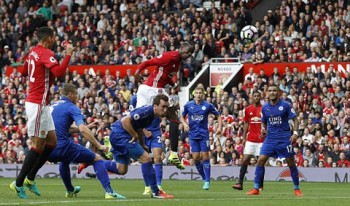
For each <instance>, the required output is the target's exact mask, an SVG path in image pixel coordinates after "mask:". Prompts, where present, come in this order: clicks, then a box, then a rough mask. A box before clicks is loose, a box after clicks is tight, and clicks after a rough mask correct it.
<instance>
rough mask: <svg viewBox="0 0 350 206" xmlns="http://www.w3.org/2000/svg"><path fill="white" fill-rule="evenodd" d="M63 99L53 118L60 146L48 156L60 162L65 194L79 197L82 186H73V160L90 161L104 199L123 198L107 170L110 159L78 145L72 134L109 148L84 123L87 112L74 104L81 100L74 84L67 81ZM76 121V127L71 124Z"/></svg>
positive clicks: (53, 160)
mask: <svg viewBox="0 0 350 206" xmlns="http://www.w3.org/2000/svg"><path fill="white" fill-rule="evenodd" d="M61 95H62V97H61V99H60V100H59V101H58V102H57V103H56V104H54V105H53V111H52V117H53V120H54V123H55V127H56V134H57V141H58V143H57V147H56V148H55V149H54V150H53V151H52V153H51V154H50V157H49V159H48V160H49V161H51V162H60V165H59V171H60V176H61V178H62V180H63V183H64V185H65V186H66V190H67V191H66V194H65V196H66V197H73V196H76V195H77V193H79V191H80V186H76V187H73V185H72V181H71V174H70V167H69V164H70V163H72V162H77V163H84V162H88V163H91V164H92V165H93V167H94V170H95V172H96V176H97V178H98V180H99V181H100V182H101V184H102V187H103V188H104V189H105V199H114V198H118V199H120V198H121V199H124V198H125V197H124V196H122V195H120V194H118V193H116V192H114V191H113V189H112V187H111V184H110V181H109V177H108V173H107V169H106V166H105V165H110V164H111V161H110V160H103V159H102V157H101V156H100V155H98V154H95V153H94V152H92V151H91V150H89V149H87V148H85V147H83V146H82V145H80V144H76V143H75V142H74V141H73V140H72V138H70V136H71V135H70V133H76V132H80V133H81V134H82V136H83V137H84V138H85V139H87V140H88V141H89V142H91V143H92V145H94V146H95V147H96V148H97V149H98V150H102V151H105V150H107V149H108V148H107V147H106V146H105V145H101V144H100V143H99V142H98V141H97V140H96V138H95V137H94V135H93V133H92V132H91V130H90V129H89V128H88V126H86V125H85V123H84V118H85V117H84V115H83V114H82V113H81V111H80V109H79V107H77V106H76V105H75V103H76V101H77V99H78V93H77V89H76V87H75V86H74V85H73V84H69V83H66V84H64V86H63V88H62V90H61ZM73 122H75V125H76V126H73V127H72V124H73Z"/></svg>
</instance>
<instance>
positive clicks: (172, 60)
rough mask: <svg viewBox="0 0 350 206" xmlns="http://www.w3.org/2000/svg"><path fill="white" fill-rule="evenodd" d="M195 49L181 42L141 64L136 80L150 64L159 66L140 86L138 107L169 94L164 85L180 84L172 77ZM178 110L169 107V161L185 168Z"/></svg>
mask: <svg viewBox="0 0 350 206" xmlns="http://www.w3.org/2000/svg"><path fill="white" fill-rule="evenodd" d="M193 51H194V47H193V45H192V44H190V43H188V42H184V43H182V44H181V46H180V49H179V50H178V51H171V52H164V53H163V54H161V55H160V56H157V57H155V58H153V59H150V60H147V61H145V62H143V63H142V64H140V65H139V67H138V68H137V70H136V72H135V80H136V82H139V80H140V78H141V77H140V73H141V72H142V70H144V69H145V68H147V67H149V66H157V68H156V69H155V70H154V72H152V73H151V74H150V75H149V77H148V79H147V80H146V81H145V82H144V84H141V85H140V86H139V87H138V91H137V105H136V107H140V106H143V105H150V104H151V103H152V98H153V97H154V96H155V95H157V94H158V93H163V94H166V95H167V96H169V95H168V94H167V92H166V91H165V89H164V87H165V86H166V85H168V84H169V85H171V86H173V87H174V88H176V87H177V86H178V85H177V83H176V82H173V80H172V78H173V76H174V75H176V74H177V72H178V71H179V67H180V63H181V61H182V60H185V59H187V58H189V57H190V56H191V54H192V53H193ZM176 110H177V108H176V107H175V106H172V107H169V109H168V114H167V118H168V120H169V121H170V125H169V133H170V142H171V151H172V153H171V154H170V156H169V162H170V163H172V164H174V165H175V166H176V167H177V168H179V169H184V168H185V167H184V166H183V165H182V164H181V162H180V160H179V157H178V155H177V146H178V141H179V120H178V116H177V114H176Z"/></svg>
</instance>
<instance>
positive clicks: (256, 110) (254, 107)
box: [232, 91, 264, 190]
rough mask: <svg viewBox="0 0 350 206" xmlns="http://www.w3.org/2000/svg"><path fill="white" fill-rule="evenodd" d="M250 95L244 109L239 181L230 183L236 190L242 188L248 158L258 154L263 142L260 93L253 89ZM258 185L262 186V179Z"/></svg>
mask: <svg viewBox="0 0 350 206" xmlns="http://www.w3.org/2000/svg"><path fill="white" fill-rule="evenodd" d="M252 96H253V103H252V104H251V105H249V106H247V107H246V108H245V109H244V125H243V145H244V151H243V161H242V166H241V169H240V172H239V182H238V183H237V184H234V185H232V188H233V189H236V190H243V180H244V177H245V174H246V173H247V169H248V164H249V161H250V158H251V157H252V156H256V157H257V156H259V153H260V149H261V146H262V143H263V142H264V139H263V138H262V136H261V108H262V106H261V103H260V101H261V93H260V92H259V91H254V92H253V94H252ZM262 177H264V175H262ZM260 187H261V188H262V187H263V180H262V181H261V184H260Z"/></svg>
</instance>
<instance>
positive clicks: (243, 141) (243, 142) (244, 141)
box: [242, 138, 247, 147]
mask: <svg viewBox="0 0 350 206" xmlns="http://www.w3.org/2000/svg"><path fill="white" fill-rule="evenodd" d="M246 142H247V140H246V139H245V138H244V139H243V140H242V145H243V147H245V143H246Z"/></svg>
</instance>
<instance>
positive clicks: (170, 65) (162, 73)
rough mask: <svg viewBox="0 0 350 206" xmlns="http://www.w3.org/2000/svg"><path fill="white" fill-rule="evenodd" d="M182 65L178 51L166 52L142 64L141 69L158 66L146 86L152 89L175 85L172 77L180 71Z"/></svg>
mask: <svg viewBox="0 0 350 206" xmlns="http://www.w3.org/2000/svg"><path fill="white" fill-rule="evenodd" d="M180 63H181V59H180V54H179V52H178V51H171V52H164V53H163V54H161V55H159V56H157V57H155V58H153V59H151V60H148V61H146V62H144V63H142V64H141V65H140V66H139V68H140V69H144V68H145V67H147V66H157V68H156V69H155V70H154V71H153V72H152V73H151V74H150V75H149V77H148V78H147V80H146V82H145V84H146V85H148V86H150V87H157V88H164V87H165V85H167V84H170V85H173V84H174V82H173V81H172V77H173V76H175V75H176V73H177V72H178V71H179V66H180Z"/></svg>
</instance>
